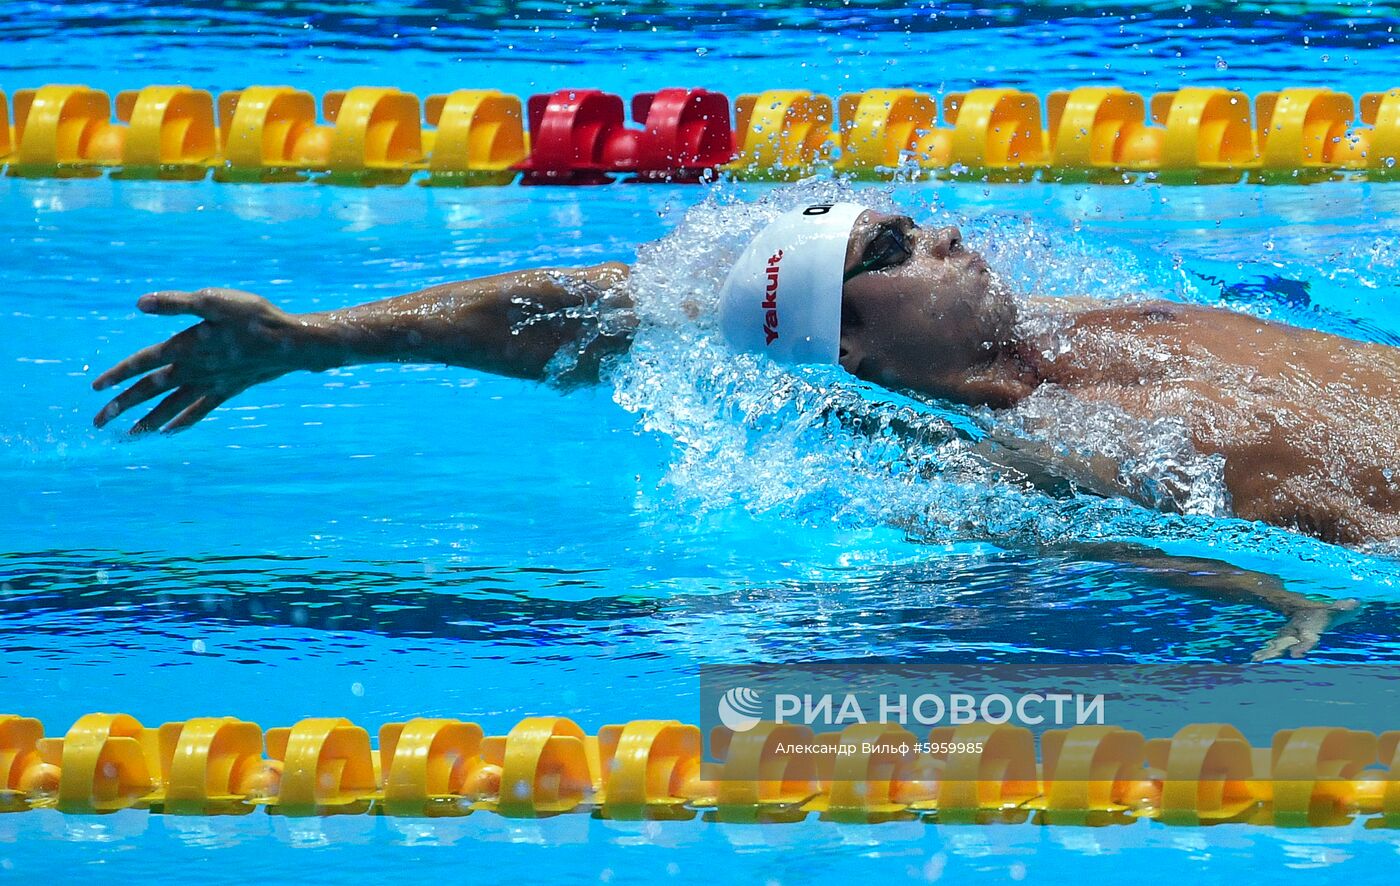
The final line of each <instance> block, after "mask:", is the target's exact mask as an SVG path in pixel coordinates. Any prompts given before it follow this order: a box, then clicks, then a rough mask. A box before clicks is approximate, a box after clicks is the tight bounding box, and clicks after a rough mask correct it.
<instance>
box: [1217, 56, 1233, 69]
mask: <svg viewBox="0 0 1400 886" xmlns="http://www.w3.org/2000/svg"><path fill="white" fill-rule="evenodd" d="M1229 67H1230V63H1229V62H1227V61H1225V59H1223V58H1221V57H1220V56H1218V55H1217V56H1216V57H1215V69H1216V70H1217V71H1224V70H1226V69H1227V68H1229Z"/></svg>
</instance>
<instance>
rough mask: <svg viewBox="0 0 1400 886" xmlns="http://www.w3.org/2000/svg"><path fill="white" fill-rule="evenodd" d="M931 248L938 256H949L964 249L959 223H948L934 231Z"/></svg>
mask: <svg viewBox="0 0 1400 886" xmlns="http://www.w3.org/2000/svg"><path fill="white" fill-rule="evenodd" d="M931 239H932V241H933V242H932V243H931V244H930V249H931V250H932V252H933V254H934V256H935V257H937V258H947V257H948V256H950V255H953V254H954V253H956V252H959V251H960V250H961V249H962V231H961V230H959V229H958V226H957V225H948V226H947V227H946V228H939V229H938V230H936V231H934V232H933V237H932V238H931Z"/></svg>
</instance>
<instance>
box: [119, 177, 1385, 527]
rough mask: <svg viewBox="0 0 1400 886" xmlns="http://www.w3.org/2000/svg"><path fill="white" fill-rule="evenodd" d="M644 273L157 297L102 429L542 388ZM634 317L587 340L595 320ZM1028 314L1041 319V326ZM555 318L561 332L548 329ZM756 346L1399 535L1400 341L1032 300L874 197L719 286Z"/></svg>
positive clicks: (601, 352) (950, 239)
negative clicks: (325, 373) (1073, 429)
mask: <svg viewBox="0 0 1400 886" xmlns="http://www.w3.org/2000/svg"><path fill="white" fill-rule="evenodd" d="M628 272H629V268H628V266H627V265H625V264H621V263H616V262H610V263H606V264H601V265H595V266H592V267H584V268H570V269H539V270H528V271H519V272H514V273H507V274H498V275H495V276H492V277H485V278H482V279H479V280H470V281H464V282H460V283H448V284H444V285H441V286H434V287H432V288H430V289H425V290H422V291H421V292H416V293H412V294H410V295H404V296H400V297H397V298H390V299H385V300H382V301H376V302H370V303H368V304H363V305H358V306H355V307H350V308H345V309H342V310H337V311H327V312H319V313H310V314H295V315H294V314H288V313H285V312H283V311H281V310H279V309H278V308H276V307H275V306H273V305H272V304H271V303H269V302H268V301H267V300H265V299H263V298H260V297H258V296H256V295H252V294H249V293H246V292H237V291H233V290H228V289H202V290H199V291H196V292H173V291H167V292H155V293H151V294H149V295H145V296H142V297H141V299H140V300H139V301H138V302H137V304H138V306H139V308H140V309H141V310H142V311H145V312H146V313H150V314H190V315H194V316H196V317H199V318H201V320H202V322H200V323H198V324H196V325H195V326H193V327H191V328H189V329H186V330H185V331H183V332H180V333H178V334H176V335H175V336H173V337H171V338H170V339H169V340H167V341H165V342H162V343H160V344H157V345H153V346H151V347H148V348H145V349H144V350H141V351H139V352H137V353H136V354H133V355H132V356H130V357H128V358H127V359H125V360H123V361H121V362H120V363H118V364H117V365H116V366H114V367H112V368H111V369H109V370H107V371H106V372H104V373H102V375H100V376H99V377H98V378H97V379H96V380H95V381H94V382H93V387H94V389H96V390H103V389H106V388H110V387H112V386H113V385H117V384H120V383H122V382H125V381H128V380H130V379H133V378H136V377H137V376H143V377H141V378H140V379H139V380H138V381H137V382H136V383H135V384H133V385H131V386H130V387H129V388H127V389H126V390H125V391H123V392H122V393H121V394H119V395H118V396H117V397H115V398H114V399H113V400H112V401H111V402H110V403H108V404H107V405H106V407H105V408H103V409H102V410H101V412H99V413H98V414H97V416H96V418H95V423H96V424H97V425H98V426H99V427H101V426H103V425H105V424H107V423H108V422H110V421H111V420H112V419H114V418H116V417H117V416H118V415H121V414H122V413H123V412H125V411H127V410H128V409H131V408H132V407H134V406H136V405H138V404H140V403H143V402H146V401H148V400H150V399H152V398H154V397H157V396H160V395H162V394H164V395H165V397H164V399H162V400H161V401H160V403H159V404H158V405H157V406H156V407H155V408H154V409H152V410H151V411H150V412H149V413H148V414H147V415H146V416H145V417H144V418H142V419H141V420H140V421H138V422H136V424H135V426H134V427H133V429H132V430H133V432H134V433H138V434H139V433H146V432H150V431H156V430H160V429H164V430H166V431H177V430H181V429H184V428H187V427H189V426H190V425H193V424H194V423H195V422H198V421H199V420H200V419H202V418H204V417H205V416H206V415H208V414H209V413H210V412H211V411H213V410H214V409H215V408H217V407H218V406H219V405H220V404H222V403H224V402H226V401H227V400H228V399H229V398H231V397H234V396H236V395H237V394H239V393H241V392H242V391H245V390H247V389H248V388H249V387H251V386H253V385H255V384H258V383H260V382H265V381H269V380H271V379H274V378H277V377H278V376H281V375H284V374H286V373H288V372H291V371H294V370H298V369H307V370H317V371H320V370H326V369H330V368H332V367H339V366H347V365H352V364H357V363H373V362H404V363H410V362H415V363H447V364H452V365H457V366H465V367H469V368H472V369H479V370H483V371H486V372H493V373H499V374H503V375H511V376H517V377H521V378H533V379H542V378H544V376H545V374H546V371H547V367H548V366H549V364H550V361H551V359H552V358H553V357H554V356H555V354H556V353H558V352H559V351H560V350H561V349H562V348H566V347H575V348H579V349H581V353H580V360H579V363H578V366H577V367H576V368H575V370H574V371H575V372H576V373H581V374H582V375H584V376H585V377H589V376H591V377H593V378H596V376H597V373H598V371H599V366H600V363H601V361H603V360H604V359H605V358H607V357H610V356H614V355H617V354H620V353H622V352H624V351H626V349H627V348H628V346H629V344H630V342H631V338H632V331H633V330H634V329H635V326H636V320H635V317H633V316H632V315H631V313H630V309H631V307H632V299H631V296H630V295H629V294H628V293H627V287H626V283H627V277H628ZM600 299H601V300H606V301H607V302H608V303H609V305H610V307H611V308H612V309H614V310H615V311H616V312H617V314H618V316H620V317H621V318H622V322H620V323H613V324H611V325H610V327H609V328H608V329H607V330H606V331H605V332H604V334H601V335H596V336H592V337H591V338H590V339H589V340H587V341H586V342H585V341H583V339H582V335H583V327H584V325H585V323H586V320H585V319H584V318H582V317H580V316H579V314H580V313H581V312H579V311H578V310H572V311H571V310H570V309H577V308H579V307H580V306H581V305H583V304H584V303H585V302H589V301H590V300H594V301H596V300H600ZM1018 309H1020V310H1025V311H1035V312H1037V314H1038V315H1039V316H1038V321H1039V322H1037V323H1036V324H1035V328H1036V329H1037V330H1039V331H1036V332H1028V331H1026V330H1025V329H1024V324H1021V325H1018V323H1017V320H1018ZM544 316H549V317H550V319H551V322H531V320H532V318H535V319H538V318H540V317H544ZM720 326H721V329H722V330H723V332H724V335H725V337H726V339H727V340H728V341H729V343H730V344H731V345H732V346H733V347H735V348H737V349H740V350H746V351H754V352H758V353H764V354H767V355H769V356H770V357H772V358H773V359H775V360H777V361H779V362H781V363H787V364H798V363H829V364H836V363H839V364H840V365H841V366H842V367H843V368H844V369H845V370H846V371H848V372H850V373H851V374H852V375H854V376H856V377H858V378H861V379H864V380H867V381H870V382H873V383H876V384H879V385H882V386H885V387H889V388H895V389H904V390H909V391H913V392H917V393H919V394H923V395H926V396H930V397H936V398H943V399H946V400H951V401H955V402H958V403H962V404H968V405H981V406H988V407H992V408H995V409H1001V408H1006V407H1010V406H1013V405H1015V404H1016V403H1018V402H1020V401H1022V400H1023V399H1024V398H1026V397H1027V396H1028V395H1030V394H1031V393H1032V392H1034V391H1036V390H1037V389H1038V388H1042V387H1044V386H1057V387H1058V388H1060V389H1062V390H1063V391H1065V392H1067V393H1068V394H1069V395H1072V396H1073V397H1075V398H1077V399H1078V400H1079V401H1081V402H1086V403H1090V404H1099V405H1102V406H1104V407H1108V408H1116V409H1120V410H1123V411H1125V412H1126V413H1127V414H1129V415H1132V416H1136V417H1139V418H1142V419H1145V420H1152V419H1156V418H1164V417H1170V418H1174V419H1177V420H1180V421H1182V422H1184V423H1185V425H1186V427H1187V429H1188V431H1189V434H1190V438H1191V441H1192V443H1193V444H1194V446H1195V448H1196V449H1197V450H1198V451H1199V452H1201V453H1204V454H1218V455H1220V456H1222V457H1223V458H1224V465H1225V468H1224V480H1225V484H1226V487H1227V488H1228V490H1229V493H1230V496H1231V501H1232V505H1233V508H1234V512H1235V514H1236V515H1237V516H1239V517H1242V518H1244V519H1247V520H1260V521H1263V522H1265V523H1270V524H1273V525H1276V526H1281V527H1285V528H1288V529H1293V530H1297V531H1300V532H1304V533H1307V534H1310V535H1313V536H1316V537H1318V538H1320V539H1323V540H1326V541H1331V542H1338V543H1343V544H1361V543H1366V542H1372V541H1383V540H1391V539H1396V538H1400V456H1397V453H1398V452H1400V349H1396V348H1391V347H1386V346H1383V345H1377V344H1368V343H1364V342H1359V341H1353V340H1349V339H1344V338H1340V337H1338V336H1334V335H1328V334H1326V333H1321V332H1314V331H1311V330H1307V329H1300V328H1296V327H1293V326H1287V325H1284V324H1281V323H1274V322H1269V321H1266V320H1260V319H1257V318H1255V317H1251V316H1248V315H1245V314H1240V313H1236V312H1234V311H1230V310H1225V309H1220V308H1211V307H1203V306H1196V305H1186V304H1177V303H1169V302H1160V301H1158V302H1148V303H1142V302H1136V303H1108V302H1096V301H1093V300H1087V299H1086V300H1069V299H1032V300H1026V301H1024V302H1023V303H1021V304H1020V305H1018V303H1017V301H1016V300H1014V299H1013V298H1012V296H1011V295H1010V293H1009V292H1008V291H1007V290H1006V289H1005V288H1004V287H1002V286H1000V285H997V284H996V283H995V278H994V277H993V275H992V274H991V273H990V271H989V269H988V267H987V263H986V262H985V261H984V260H983V259H982V257H981V256H980V255H979V254H978V253H976V252H974V251H973V250H970V249H968V248H967V247H966V246H965V245H964V243H963V240H962V235H961V233H960V232H959V231H958V229H957V228H955V227H944V228H938V229H925V228H920V227H919V226H918V225H916V224H915V223H914V222H913V220H912V219H910V218H908V217H907V216H902V215H890V214H885V213H881V212H877V211H874V210H869V209H866V208H865V207H863V206H860V205H858V204H855V203H846V202H842V203H834V204H814V205H810V206H803V207H798V208H796V209H793V210H791V211H789V212H787V213H784V214H783V215H781V216H779V217H778V218H777V219H776V220H774V221H773V222H771V223H770V224H769V225H768V226H767V227H765V228H764V229H763V230H762V231H760V232H759V233H758V235H757V236H756V237H755V238H754V239H753V240H752V242H751V243H750V244H749V246H748V248H747V249H746V250H745V251H744V252H743V254H742V255H741V256H740V257H739V259H738V261H737V262H736V263H735V265H734V266H733V268H732V270H731V271H730V273H729V276H728V278H727V280H726V281H725V284H724V287H723V290H722V292H721V294H720Z"/></svg>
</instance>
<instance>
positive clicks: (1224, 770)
mask: <svg viewBox="0 0 1400 886" xmlns="http://www.w3.org/2000/svg"><path fill="white" fill-rule="evenodd" d="M701 739H702V736H701V732H700V729H699V728H698V727H696V726H692V725H686V724H683V723H680V722H678V721H675V720H634V721H631V722H628V723H624V724H620V725H612V726H604V727H603V728H602V729H600V730H599V731H598V732H597V734H588V733H586V732H584V731H583V729H581V728H580V727H579V726H578V724H576V723H574V722H573V721H572V720H569V719H567V718H564V717H529V718H526V719H524V720H522V721H520V723H518V724H517V725H516V726H515V727H514V728H513V729H511V730H510V732H509V733H507V734H506V735H502V736H487V735H484V733H483V731H482V729H481V728H480V727H479V726H478V725H476V724H474V723H469V722H464V721H461V720H456V719H450V718H418V719H414V720H409V721H407V722H404V723H389V724H386V725H385V726H383V727H382V728H381V729H380V730H379V734H378V742H377V745H378V747H377V748H376V747H374V742H372V741H371V738H370V735H369V733H368V732H367V731H366V730H365V729H363V728H362V727H360V726H357V725H355V724H354V723H351V722H350V721H349V720H346V719H344V718H338V717H321V718H310V719H306V720H302V721H301V722H299V723H297V724H295V725H294V726H291V727H278V728H274V729H269V730H267V731H266V732H263V730H261V729H260V728H259V727H258V726H257V725H256V724H253V723H249V722H246V721H242V720H237V719H234V718H232V717H203V718H196V719H193V720H187V721H185V722H176V723H166V724H163V725H162V726H160V727H157V728H148V727H145V726H143V725H142V724H141V723H140V722H138V721H137V720H136V719H135V718H133V717H131V716H128V715H125V714H87V715H85V716H83V717H81V718H79V719H78V721H77V722H76V723H74V724H73V726H72V728H70V729H69V730H68V732H67V733H66V734H65V735H64V736H62V737H51V736H45V734H44V729H43V726H42V724H40V723H39V721H38V720H35V719H33V718H28V717H20V716H14V715H0V811H3V812H20V811H25V810H29V809H36V808H57V809H58V810H60V811H62V812H65V813H73V814H85V813H86V814H92V813H108V812H115V811H118V810H122V809H147V810H150V811H151V812H155V813H164V814H174V815H235V814H247V813H249V812H252V811H255V810H256V809H257V808H259V807H261V808H264V809H266V810H267V811H269V812H273V813H276V814H281V815H291V816H309V815H332V814H354V813H370V812H373V813H378V814H385V815H393V816H456V815H466V814H470V813H473V812H478V811H480V812H494V813H496V814H499V815H502V816H507V817H513V818H535V817H541V816H550V815H560V814H565V813H579V812H592V813H593V814H595V815H599V816H602V817H604V818H613V819H645V818H670V819H684V818H693V817H695V816H697V815H703V816H704V817H706V818H707V819H711V820H720V821H733V822H784V821H796V820H799V819H802V818H805V817H807V816H808V815H811V814H816V815H818V816H820V817H821V818H822V819H824V820H829V821H837V822H866V823H868V822H879V821H890V820H910V819H916V818H921V817H925V818H929V819H930V820H933V821H939V822H951V823H978V822H990V821H1003V822H1005V821H1011V822H1014V821H1026V820H1029V819H1031V818H1032V817H1034V820H1036V821H1037V822H1040V823H1045V824H1077V825H1107V824H1123V823H1129V822H1132V821H1134V820H1137V819H1139V818H1150V819H1156V820H1159V821H1162V822H1164V823H1167V824H1173V825H1208V824H1214V823H1220V822H1248V823H1252V824H1257V825H1276V826H1283V827H1291V826H1313V827H1316V826H1328V825H1340V824H1346V823H1348V822H1351V821H1353V820H1355V819H1356V818H1357V817H1358V816H1361V817H1365V818H1366V819H1367V820H1366V826H1367V827H1400V731H1394V732H1386V733H1384V734H1382V735H1379V736H1377V735H1374V734H1372V733H1369V732H1360V731H1356V730H1348V729H1341V728H1333V727H1309V728H1301V729H1289V730H1283V731H1280V732H1278V733H1277V734H1276V735H1274V737H1273V741H1272V744H1271V746H1270V747H1269V748H1255V747H1252V746H1251V745H1250V744H1249V742H1248V741H1247V740H1246V738H1245V737H1244V735H1243V734H1241V733H1240V732H1239V731H1238V730H1237V729H1235V728H1234V727H1232V726H1229V725H1224V724H1194V725H1190V726H1186V727H1184V728H1182V729H1181V730H1180V731H1178V732H1177V734H1176V735H1174V736H1172V737H1171V738H1155V739H1151V740H1148V739H1146V738H1144V737H1143V736H1142V735H1141V734H1140V733H1137V732H1133V731H1130V730H1126V729H1122V728H1119V727H1115V726H1093V725H1089V726H1075V727H1072V728H1069V729H1061V730H1049V731H1047V732H1045V733H1044V734H1043V735H1042V736H1041V738H1040V754H1039V759H1037V755H1036V740H1035V738H1034V736H1033V735H1032V733H1031V732H1030V731H1029V730H1027V729H1025V728H1022V727H1018V726H1012V725H1008V724H988V723H980V722H978V723H969V724H965V725H960V726H945V727H937V728H934V729H933V730H932V731H931V732H930V733H929V734H928V735H927V736H925V737H924V738H923V739H920V738H918V737H916V736H915V735H914V734H913V733H912V732H909V731H908V730H906V729H905V728H903V727H901V726H896V725H885V724H860V725H855V726H850V727H847V728H846V729H845V730H843V731H842V732H839V733H823V734H816V733H814V732H813V731H812V730H811V728H809V727H807V726H801V725H796V724H791V723H772V722H763V723H759V724H757V725H756V726H755V727H754V728H752V729H749V730H746V731H744V732H730V731H728V730H725V729H723V728H717V729H716V730H715V731H714V732H713V733H712V734H711V735H710V753H711V757H712V759H709V760H707V759H705V758H704V748H703V746H702V740H701Z"/></svg>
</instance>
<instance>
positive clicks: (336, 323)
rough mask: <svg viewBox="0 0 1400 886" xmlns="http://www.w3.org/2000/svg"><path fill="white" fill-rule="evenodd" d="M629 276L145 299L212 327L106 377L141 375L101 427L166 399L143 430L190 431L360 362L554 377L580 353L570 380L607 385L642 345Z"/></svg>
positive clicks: (545, 272) (601, 270)
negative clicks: (255, 390)
mask: <svg viewBox="0 0 1400 886" xmlns="http://www.w3.org/2000/svg"><path fill="white" fill-rule="evenodd" d="M627 276H628V267H627V265H625V264H621V263H618V262H610V263H607V264H601V265H594V266H592V267H585V268H545V269H539V270H529V271H517V272H514V273H508V274H497V275H495V276H492V277H483V278H481V279H478V280H467V281H463V282H461V283H445V284H443V285H441V286H434V287H431V288H429V289H424V290H422V291H420V292H414V293H410V294H408V295H401V296H398V297H396V298H389V299H384V300H382V301H375V302H369V303H367V304H362V305H356V306H354V307H350V308H343V309H340V310H335V311H323V312H317V313H310V314H289V313H287V312H285V311H283V310H281V309H280V308H278V307H276V306H275V305H273V304H272V303H271V302H269V301H268V300H267V299H265V298H262V297H260V296H257V295H253V294H251V293H248V292H239V291H237V290H232V289H201V290H198V291H196V292H174V291H167V292H153V293H151V294H149V295H144V296H142V297H141V299H140V300H139V301H138V302H137V306H138V307H139V308H140V309H141V310H142V311H144V312H145V313H148V314H162V315H175V314H188V315H191V316H194V317H198V318H200V319H201V322H199V323H197V324H195V325H194V326H191V327H190V328H189V329H186V330H184V331H183V332H179V333H176V334H175V335H174V336H172V337H171V338H169V339H167V340H166V341H164V342H161V343H159V344H156V345H152V346H150V347H148V348H145V349H143V350H141V351H137V352H136V353H135V354H132V355H131V356H130V357H127V358H126V359H125V360H123V361H121V362H120V363H118V364H117V365H116V366H113V367H112V368H111V369H109V370H107V371H106V372H104V373H102V374H101V375H100V376H98V377H97V378H96V379H95V380H94V381H93V383H92V386H93V389H94V390H99V391H100V390H105V389H107V388H111V387H113V386H114V385H118V384H121V383H123V382H125V381H128V380H130V379H134V378H137V377H138V376H140V378H139V380H138V381H136V383H135V384H133V385H131V386H130V387H129V388H127V389H126V390H124V391H122V392H121V393H120V394H119V395H117V396H116V397H115V398H113V399H112V401H111V402H109V403H108V404H107V405H106V406H105V407H103V409H102V411H100V412H99V413H98V414H97V416H96V417H95V418H94V419H93V423H94V424H96V425H97V426H98V427H102V426H103V425H105V424H107V423H108V422H110V421H111V420H112V419H114V418H116V417H117V416H119V415H121V414H122V413H123V412H126V411H127V410H128V409H131V408H132V407H134V406H137V405H140V404H141V403H144V402H146V401H148V400H152V399H154V398H156V397H159V396H161V395H165V396H164V399H162V400H161V401H160V402H159V403H158V404H157V405H156V406H155V408H153V409H152V410H151V411H150V412H149V413H147V414H146V416H145V417H144V418H142V419H141V420H140V421H138V422H136V424H135V425H134V426H133V427H132V433H135V434H141V433H148V432H151V431H157V430H162V429H163V430H166V431H178V430H183V429H184V428H187V427H189V426H190V425H193V424H194V423H195V422H197V421H199V420H200V419H202V418H204V417H205V416H206V415H208V414H209V413H210V412H212V411H213V410H214V409H216V408H218V407H219V406H220V405H221V404H223V403H224V402H226V401H228V400H229V399H230V398H232V397H235V396H237V395H238V394H240V393H242V392H243V391H246V390H247V389H248V388H250V387H252V386H253V385H256V384H260V383H262V382H265V381H270V380H272V379H274V378H278V377H279V376H282V375H286V374H287V373H289V372H295V371H297V370H311V371H316V372H320V371H324V370H326V369H332V368H335V367H339V366H351V365H355V364H359V363H446V364H450V365H453V366H465V367H468V368H471V369H479V370H482V371H484V372H492V373H496V374H499V375H510V376H515V377H517V378H529V379H543V378H544V377H545V374H546V371H547V369H548V367H549V365H550V361H551V360H553V359H554V357H555V355H556V354H559V353H560V352H561V351H562V350H564V349H568V348H572V349H575V351H576V352H575V353H574V354H570V356H571V357H574V356H576V357H577V360H576V361H575V360H572V359H571V360H570V361H569V362H570V368H569V369H568V372H567V376H568V380H570V381H588V380H596V378H597V374H598V368H599V365H600V364H601V362H602V361H603V360H604V358H606V357H608V356H610V355H613V354H617V353H621V352H623V351H626V350H627V348H628V347H629V345H630V344H631V339H632V332H633V329H634V327H635V318H634V316H633V314H632V310H631V309H632V300H631V297H630V296H629V295H628V293H627V288H626V281H627Z"/></svg>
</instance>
